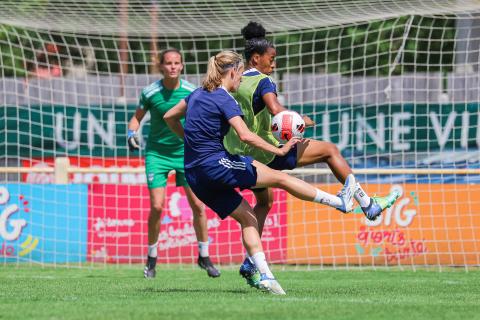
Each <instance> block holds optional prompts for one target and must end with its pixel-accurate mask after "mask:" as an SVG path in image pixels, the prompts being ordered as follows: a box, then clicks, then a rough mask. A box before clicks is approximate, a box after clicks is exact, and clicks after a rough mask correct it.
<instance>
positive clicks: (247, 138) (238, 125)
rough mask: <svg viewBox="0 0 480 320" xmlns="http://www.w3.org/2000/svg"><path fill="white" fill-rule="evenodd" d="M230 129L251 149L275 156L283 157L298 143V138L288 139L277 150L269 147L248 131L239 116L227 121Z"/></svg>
mask: <svg viewBox="0 0 480 320" xmlns="http://www.w3.org/2000/svg"><path fill="white" fill-rule="evenodd" d="M228 122H229V123H230V125H231V126H232V128H233V129H234V130H235V131H236V132H237V135H238V137H239V138H240V141H242V142H244V143H246V144H249V145H251V146H252V147H255V148H259V149H262V150H264V151H267V152H270V153H273V154H274V155H277V156H284V155H286V154H287V153H288V151H290V149H291V148H292V147H293V146H294V145H295V144H296V143H297V142H299V139H298V138H292V139H290V140H289V141H288V142H287V143H286V144H285V145H284V146H283V147H281V148H277V147H276V146H274V145H271V144H270V143H268V142H267V141H265V140H263V139H262V138H260V137H259V136H258V135H256V134H255V133H253V132H252V131H250V129H248V127H247V125H246V124H245V122H244V121H243V119H242V118H241V117H240V116H235V117H233V118H230V119H229V120H228Z"/></svg>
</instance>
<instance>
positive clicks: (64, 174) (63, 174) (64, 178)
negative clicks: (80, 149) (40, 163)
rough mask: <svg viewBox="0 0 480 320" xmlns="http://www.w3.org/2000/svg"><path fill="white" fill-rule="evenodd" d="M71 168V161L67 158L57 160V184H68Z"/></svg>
mask: <svg viewBox="0 0 480 320" xmlns="http://www.w3.org/2000/svg"><path fill="white" fill-rule="evenodd" d="M69 166H70V159H68V158H67V157H58V158H55V183H57V184H67V183H68V167H69Z"/></svg>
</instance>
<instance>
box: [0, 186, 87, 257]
mask: <svg viewBox="0 0 480 320" xmlns="http://www.w3.org/2000/svg"><path fill="white" fill-rule="evenodd" d="M87 219H88V187H87V185H53V184H52V185H30V184H4V185H0V261H2V262H3V261H5V262H17V261H23V262H30V261H32V262H38V263H72V262H82V261H85V260H86V251H87Z"/></svg>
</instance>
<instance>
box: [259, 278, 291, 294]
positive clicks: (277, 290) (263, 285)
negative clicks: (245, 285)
mask: <svg viewBox="0 0 480 320" xmlns="http://www.w3.org/2000/svg"><path fill="white" fill-rule="evenodd" d="M259 286H260V289H261V290H263V291H266V292H270V293H273V294H278V295H284V294H286V293H285V291H283V289H282V287H281V286H280V283H278V281H277V280H276V279H275V278H268V277H267V275H266V274H262V275H261V276H260V283H259Z"/></svg>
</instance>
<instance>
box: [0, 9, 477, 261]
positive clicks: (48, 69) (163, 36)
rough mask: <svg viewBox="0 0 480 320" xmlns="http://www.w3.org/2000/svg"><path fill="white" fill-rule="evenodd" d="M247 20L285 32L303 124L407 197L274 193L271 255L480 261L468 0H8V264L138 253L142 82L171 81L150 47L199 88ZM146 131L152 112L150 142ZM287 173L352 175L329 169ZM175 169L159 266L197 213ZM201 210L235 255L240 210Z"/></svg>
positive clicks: (142, 229) (4, 113)
mask: <svg viewBox="0 0 480 320" xmlns="http://www.w3.org/2000/svg"><path fill="white" fill-rule="evenodd" d="M249 21H257V22H260V23H262V24H263V26H264V27H265V28H266V30H267V38H269V39H270V40H272V41H273V43H274V44H275V47H276V50H277V60H276V61H277V68H276V70H275V73H274V74H273V75H272V76H273V78H274V79H275V81H276V83H277V87H278V91H279V95H278V97H279V99H280V101H281V102H282V103H283V104H284V105H285V106H287V107H288V108H290V109H293V110H296V111H298V112H300V113H302V114H306V115H308V116H309V117H311V118H312V119H313V120H314V121H315V122H316V125H315V126H314V127H313V128H308V129H307V130H306V136H307V137H309V138H313V139H318V140H324V141H331V142H333V143H335V144H336V145H337V146H338V148H339V149H340V150H341V152H342V154H343V156H344V157H345V158H346V159H347V161H348V162H349V163H350V165H351V166H352V168H353V170H354V172H355V173H356V177H357V180H359V181H360V182H361V183H362V185H363V186H364V189H365V190H366V191H367V192H368V193H369V194H371V195H373V194H379V195H383V194H386V193H388V192H389V191H391V190H397V191H399V192H400V193H401V197H400V199H399V200H398V202H397V203H396V204H395V205H394V206H393V207H392V208H390V209H388V210H386V212H385V213H384V214H383V216H382V218H381V219H378V220H377V221H375V222H368V221H367V220H366V219H365V217H364V216H363V214H362V213H361V210H359V209H358V208H357V209H355V210H354V213H352V214H348V215H341V214H339V213H338V211H335V210H332V209H329V208H327V207H324V206H320V205H315V204H311V203H307V202H302V201H300V200H297V199H295V198H293V197H292V196H290V195H288V194H286V193H285V192H284V191H282V190H275V193H274V195H275V198H274V204H273V208H272V210H271V212H270V215H269V217H268V219H267V221H266V228H265V232H264V234H263V237H262V240H263V245H264V249H265V252H266V254H267V256H268V258H269V261H271V262H273V263H278V264H294V265H308V266H310V267H312V268H321V267H324V266H333V267H354V266H355V267H356V266H375V267H377V266H399V265H400V266H411V267H415V266H436V267H439V268H440V267H443V266H449V265H456V266H465V267H468V266H475V265H477V266H478V265H480V254H479V253H480V239H479V236H478V235H479V234H480V198H479V197H478V195H479V194H480V184H479V182H480V178H479V177H480V175H479V174H480V152H479V146H480V105H479V103H480V76H479V75H480V70H479V62H480V2H478V1H475V0H471V1H467V0H464V1H462V0H458V1H452V0H450V1H447V0H430V1H414V0H403V1H389V0H384V1H381V0H362V1H345V0H344V1H333V0H324V1H285V0H275V1H261V2H260V1H243V0H239V1H236V2H231V1H214V0H209V1H201V2H198V1H193V0H182V1H163V0H159V1H154V0H152V1H138V0H119V1H113V0H111V1H92V0H89V1H73V0H63V1H56V0H49V1H48V0H47V1H34V0H28V1H21V2H17V1H2V2H0V72H1V73H0V105H1V106H2V108H1V109H0V123H1V125H0V136H1V137H2V139H1V144H0V150H1V151H0V152H1V155H0V161H1V163H2V166H1V167H0V183H1V184H0V206H1V208H0V261H2V262H3V263H12V262H15V263H19V262H30V263H40V264H44V263H45V264H62V265H79V266H85V265H94V264H95V265H96V264H98V263H100V264H107V263H113V264H121V263H127V264H135V263H142V262H144V259H145V255H146V253H147V219H148V215H149V211H150V200H149V193H148V189H147V187H146V176H145V173H144V155H145V148H142V150H140V152H139V153H130V152H129V151H128V148H127V145H126V133H127V123H128V121H129V119H130V118H131V117H132V115H133V113H134V112H135V109H136V107H137V105H138V98H139V95H140V92H141V90H142V88H144V87H145V86H147V85H148V84H150V83H152V82H154V81H157V80H158V79H160V78H161V76H160V74H159V73H158V68H157V66H156V63H155V62H156V61H157V58H156V57H157V55H158V53H159V52H160V51H161V50H162V49H165V48H170V47H175V48H178V49H180V50H181V51H182V53H183V58H184V62H185V68H184V71H183V73H184V74H183V76H182V77H183V78H184V79H186V80H188V81H190V82H191V83H193V84H195V85H199V84H200V81H201V77H202V75H203V73H204V72H205V71H206V65H207V60H208V58H209V57H210V56H211V55H213V54H215V53H217V52H219V51H221V50H225V49H229V50H236V51H238V52H243V45H244V41H243V39H242V37H241V35H240V29H241V28H242V27H243V26H244V25H246V24H247V23H248V22H249ZM148 132H149V121H148V119H145V121H144V122H143V123H142V130H141V136H142V137H143V139H144V140H145V139H146V135H147V134H148ZM142 143H143V141H142ZM291 174H294V175H297V176H299V177H300V178H301V179H304V180H306V181H308V182H309V183H312V184H315V185H317V186H318V187H320V188H322V189H325V190H328V191H330V192H337V191H338V190H339V188H340V187H341V185H340V184H339V183H338V182H337V181H336V179H335V177H334V176H333V174H332V173H331V172H330V170H329V169H328V168H327V167H326V166H325V165H322V164H318V165H314V166H310V167H307V168H300V169H296V170H294V171H293V172H291ZM174 181H175V179H174V177H173V175H172V176H171V177H170V179H169V184H168V186H167V188H166V200H165V209H164V211H163V213H162V218H161V232H160V236H159V254H158V257H159V262H160V263H165V264H177V263H186V264H192V263H193V262H194V261H195V260H196V257H197V255H198V251H197V244H196V238H195V232H194V228H193V225H192V211H191V209H190V208H189V206H188V202H187V200H186V196H185V193H184V191H183V189H181V188H177V187H175V184H174ZM243 194H244V196H245V197H246V199H247V200H248V201H249V202H250V203H251V204H254V198H253V196H252V193H251V192H249V191H245V192H243ZM207 216H208V228H209V230H208V232H209V240H210V255H211V257H212V259H213V261H214V262H216V263H222V264H237V263H239V262H241V261H242V259H243V255H244V250H243V249H242V245H241V240H240V231H239V227H238V225H237V223H236V222H234V221H233V219H227V220H225V221H221V220H220V219H219V218H218V217H217V216H216V215H215V214H214V213H213V212H212V211H211V210H209V209H207Z"/></svg>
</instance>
